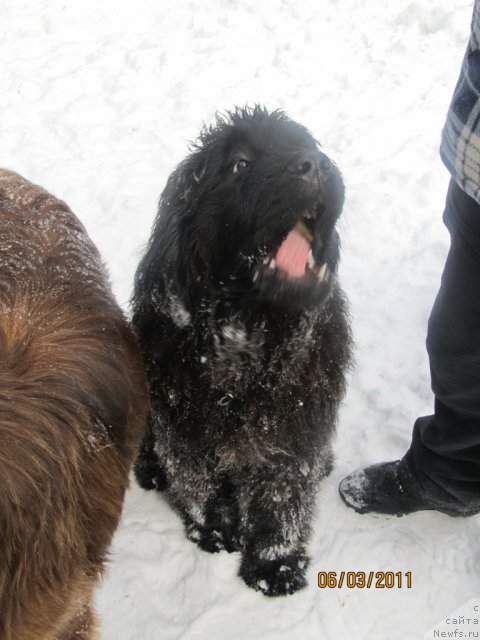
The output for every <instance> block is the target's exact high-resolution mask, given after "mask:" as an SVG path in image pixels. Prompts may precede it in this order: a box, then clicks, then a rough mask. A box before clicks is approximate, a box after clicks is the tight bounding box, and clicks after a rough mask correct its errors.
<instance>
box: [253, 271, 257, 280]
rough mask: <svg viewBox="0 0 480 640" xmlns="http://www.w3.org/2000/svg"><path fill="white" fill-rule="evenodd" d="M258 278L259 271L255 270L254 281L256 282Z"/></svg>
mask: <svg viewBox="0 0 480 640" xmlns="http://www.w3.org/2000/svg"><path fill="white" fill-rule="evenodd" d="M257 280H258V271H255V273H254V274H253V281H254V282H256V281H257Z"/></svg>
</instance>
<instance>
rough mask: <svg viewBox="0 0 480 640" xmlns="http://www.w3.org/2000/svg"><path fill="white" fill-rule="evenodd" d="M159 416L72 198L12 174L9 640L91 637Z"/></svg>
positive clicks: (2, 593) (3, 470)
mask: <svg viewBox="0 0 480 640" xmlns="http://www.w3.org/2000/svg"><path fill="white" fill-rule="evenodd" d="M146 410H147V392H146V384H145V376H144V371H143V367H142V363H141V356H140V352H139V349H138V346H137V344H136V340H135V338H134V335H133V333H132V332H131V330H130V329H129V328H128V326H127V324H126V321H125V319H124V317H123V314H122V312H121V310H120V308H119V307H118V306H117V304H116V303H115V301H114V299H113V297H112V294H111V292H110V288H109V285H108V282H107V278H106V274H105V273H104V269H103V266H102V264H101V261H100V257H99V255H98V252H97V250H96V249H95V247H94V246H93V244H92V243H91V241H90V239H89V238H88V236H87V234H86V232H85V230H84V228H83V227H82V225H81V224H80V223H79V221H78V220H77V219H76V217H75V216H74V215H73V214H72V212H71V211H70V210H69V209H68V207H67V206H66V204H65V203H63V202H61V201H59V200H57V199H56V198H54V197H53V196H51V195H50V194H48V193H47V192H46V191H44V190H43V189H41V188H40V187H37V186H34V185H32V184H30V183H29V182H27V181H26V180H24V179H23V178H21V177H20V176H18V175H17V174H14V173H11V172H8V171H5V170H0V638H1V639H2V640H73V639H80V638H83V639H84V640H90V639H93V638H94V637H97V635H96V633H95V626H96V625H95V616H94V614H93V611H92V608H91V599H92V592H93V589H94V588H95V585H96V584H97V582H98V577H99V574H100V573H101V571H102V567H103V563H104V560H105V556H106V552H107V549H108V546H109V543H110V540H111V538H112V535H113V532H114V531H115V528H116V526H117V523H118V520H119V518H120V512H121V508H122V502H123V495H124V492H125V488H126V486H127V483H128V479H127V476H128V471H129V468H130V465H131V463H132V460H133V458H134V457H135V455H136V454H137V452H138V446H139V444H140V441H141V438H142V433H143V430H144V419H145V415H146Z"/></svg>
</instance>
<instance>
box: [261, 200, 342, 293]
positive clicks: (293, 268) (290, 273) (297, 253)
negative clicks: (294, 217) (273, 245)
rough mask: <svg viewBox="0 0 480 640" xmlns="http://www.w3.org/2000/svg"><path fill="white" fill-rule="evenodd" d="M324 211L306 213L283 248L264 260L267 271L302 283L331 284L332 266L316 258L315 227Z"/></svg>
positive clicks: (282, 245) (287, 238) (314, 210)
mask: <svg viewBox="0 0 480 640" xmlns="http://www.w3.org/2000/svg"><path fill="white" fill-rule="evenodd" d="M324 209H325V207H324V206H323V205H317V206H316V207H314V208H312V209H308V210H306V211H305V212H304V213H303V215H302V216H301V217H300V219H299V220H298V221H297V223H296V225H295V226H294V227H293V229H292V230H291V231H290V232H289V233H288V235H287V237H286V238H285V239H284V240H283V242H282V243H281V245H280V246H279V247H278V248H277V249H276V250H274V251H272V252H270V253H269V254H268V255H267V256H266V257H265V258H264V260H263V270H264V271H267V272H270V273H272V274H273V273H274V274H275V275H276V276H278V277H280V278H282V279H289V280H291V281H294V282H298V283H301V282H302V281H304V280H305V281H306V280H308V281H310V280H311V279H312V278H315V279H316V281H317V282H323V281H325V280H328V278H329V277H330V269H329V266H328V265H327V263H326V262H321V261H317V260H316V259H315V257H314V238H315V227H316V223H317V219H318V217H319V216H320V215H321V214H322V213H323V211H324ZM257 274H258V271H257ZM257 277H258V275H257ZM255 279H256V278H255Z"/></svg>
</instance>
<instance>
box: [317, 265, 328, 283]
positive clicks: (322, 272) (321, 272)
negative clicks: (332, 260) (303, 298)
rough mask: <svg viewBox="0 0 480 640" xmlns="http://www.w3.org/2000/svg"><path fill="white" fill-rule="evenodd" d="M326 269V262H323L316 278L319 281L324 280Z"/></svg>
mask: <svg viewBox="0 0 480 640" xmlns="http://www.w3.org/2000/svg"><path fill="white" fill-rule="evenodd" d="M327 271H328V266H327V263H326V262H324V263H323V264H322V266H321V267H320V269H319V271H318V275H317V278H318V281H319V282H323V281H324V279H325V276H326V274H327Z"/></svg>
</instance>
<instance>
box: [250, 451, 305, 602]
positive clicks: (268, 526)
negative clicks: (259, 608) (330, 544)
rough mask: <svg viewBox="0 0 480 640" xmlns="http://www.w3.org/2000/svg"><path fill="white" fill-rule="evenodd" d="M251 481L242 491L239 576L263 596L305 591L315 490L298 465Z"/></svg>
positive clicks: (285, 467)
mask: <svg viewBox="0 0 480 640" xmlns="http://www.w3.org/2000/svg"><path fill="white" fill-rule="evenodd" d="M282 463H283V464H282V465H279V466H278V468H279V471H277V470H276V469H275V470H272V469H268V470H267V471H264V472H258V473H256V474H254V476H252V477H250V478H249V479H248V481H247V482H246V483H244V484H243V485H242V488H241V500H240V509H241V518H242V538H243V542H244V545H243V546H244V548H243V552H242V562H241V566H240V572H239V573H240V576H241V577H242V578H243V579H244V580H245V582H246V583H247V584H248V585H249V586H251V587H253V588H254V589H257V590H260V591H262V592H263V593H264V594H265V595H267V596H279V595H285V594H288V593H293V592H295V591H297V590H298V589H301V588H303V587H304V586H305V585H306V580H305V570H306V567H307V565H308V557H307V555H306V552H305V541H306V540H307V538H308V535H309V532H310V520H311V516H312V510H313V503H314V496H315V489H314V482H313V481H312V479H311V478H310V477H309V476H307V477H306V476H305V475H302V473H301V471H300V470H299V468H298V465H295V464H288V462H287V461H282Z"/></svg>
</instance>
